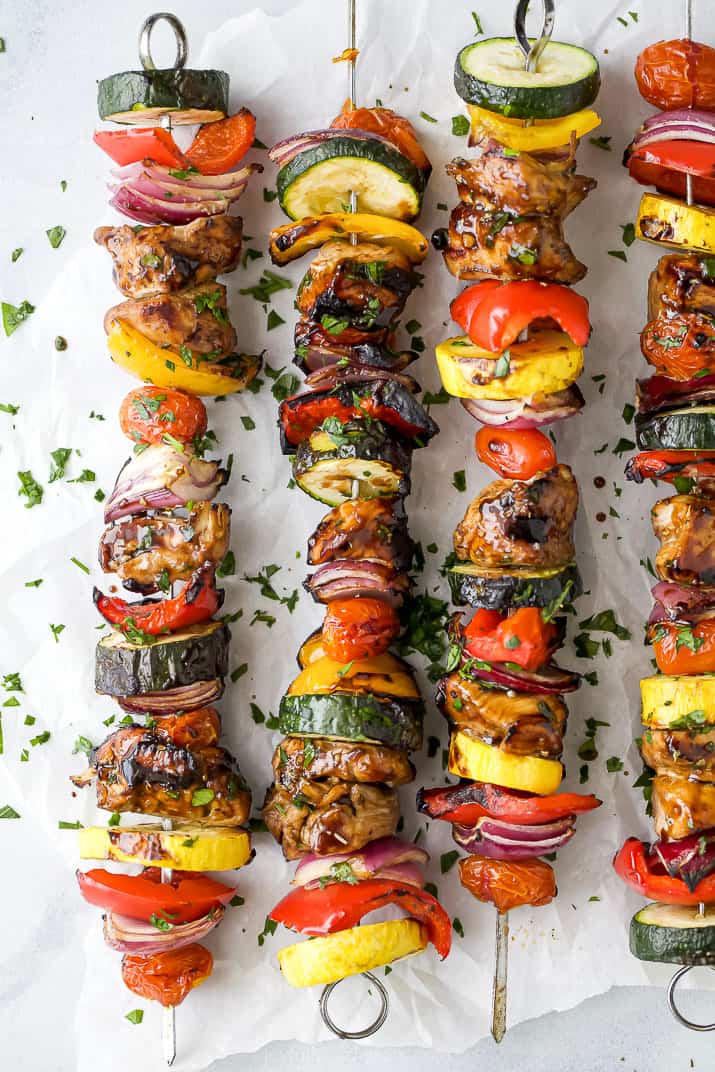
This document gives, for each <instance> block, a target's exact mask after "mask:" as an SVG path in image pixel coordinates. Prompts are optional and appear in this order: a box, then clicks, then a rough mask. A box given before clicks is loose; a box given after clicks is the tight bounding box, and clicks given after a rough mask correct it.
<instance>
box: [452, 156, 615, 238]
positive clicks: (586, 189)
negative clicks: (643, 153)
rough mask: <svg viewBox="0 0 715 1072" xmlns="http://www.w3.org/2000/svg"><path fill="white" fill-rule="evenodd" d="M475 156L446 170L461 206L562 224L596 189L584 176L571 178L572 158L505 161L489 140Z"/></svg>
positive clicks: (521, 158) (511, 159)
mask: <svg viewBox="0 0 715 1072" xmlns="http://www.w3.org/2000/svg"><path fill="white" fill-rule="evenodd" d="M477 150H478V152H477V155H476V156H474V157H472V158H470V159H469V160H465V159H464V158H463V157H457V158H456V159H455V160H452V161H451V162H450V163H449V164H447V167H446V171H447V174H448V175H451V176H452V178H453V179H454V180H455V182H456V183H457V191H458V193H459V196H460V198H461V200H462V201H465V202H468V203H470V204H473V205H475V206H476V207H478V208H480V209H482V210H483V211H489V210H490V209H492V210H494V209H497V210H500V211H502V212H511V213H516V214H518V215H520V216H531V215H534V216H557V217H559V218H560V219H562V220H563V219H564V218H565V217H566V216H568V214H569V213H570V212H573V210H574V209H575V208H576V206H577V205H579V204H580V203H581V202H582V201H583V200H584V198H585V197H587V196H588V194H589V193H590V192H591V190H593V189H595V187H596V180H595V179H591V178H589V177H588V176H587V175H574V173H573V171H574V157H573V154H572V153H569V155H568V156H564V157H555V158H554V159H549V160H540V159H538V158H537V157H535V156H531V155H530V154H529V153H519V154H518V155H516V156H507V155H505V153H504V147H503V146H502V145H500V143H499V142H497V141H494V140H493V139H485V140H484V141H482V142H480V143H479V145H478V146H477Z"/></svg>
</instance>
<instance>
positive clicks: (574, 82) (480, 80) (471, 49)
mask: <svg viewBox="0 0 715 1072" xmlns="http://www.w3.org/2000/svg"><path fill="white" fill-rule="evenodd" d="M532 40H533V39H532ZM600 85H601V76H600V73H599V69H598V60H597V59H596V57H595V56H594V55H592V53H590V52H588V51H587V50H586V49H585V48H579V46H578V45H567V44H564V43H563V42H561V41H549V42H548V44H547V45H546V48H545V49H544V51H543V52H542V54H541V57H540V59H539V63H538V67H537V70H535V71H527V70H526V69H525V67H524V54H523V52H522V51H521V48H520V47H519V44H518V42H517V41H516V39H515V38H513V37H488V38H485V39H484V40H483V41H477V42H475V43H474V44H471V45H466V47H465V48H463V49H462V50H461V51H460V52H459V53H458V55H457V60H456V63H455V65H454V88H455V89H456V90H457V93H459V95H460V97H461V98H462V100H465V101H467V103H468V104H477V105H478V106H479V107H480V108H486V109H487V110H488V111H490V112H499V114H500V115H506V116H511V117H512V118H513V119H558V118H559V117H560V116H562V115H570V114H571V113H572V112H579V111H581V109H582V108H588V106H589V104H593V102H594V101H595V99H596V97H597V96H598V90H599V88H600Z"/></svg>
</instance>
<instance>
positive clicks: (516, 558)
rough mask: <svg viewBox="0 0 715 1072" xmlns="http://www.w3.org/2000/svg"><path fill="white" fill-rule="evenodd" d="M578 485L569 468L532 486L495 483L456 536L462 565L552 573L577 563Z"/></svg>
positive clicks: (561, 468) (563, 467)
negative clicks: (466, 562)
mask: <svg viewBox="0 0 715 1072" xmlns="http://www.w3.org/2000/svg"><path fill="white" fill-rule="evenodd" d="M577 510H578V485H577V484H576V481H575V480H574V476H573V473H572V472H571V470H570V469H569V467H568V466H567V465H557V466H555V467H554V468H553V469H551V470H549V472H547V473H544V474H543V475H540V476H537V477H534V478H533V479H532V480H526V481H525V480H494V481H492V483H491V484H487V486H486V487H485V488H484V489H483V490H482V492H481V493H480V494H479V495H478V496H477V497H476V499H474V501H473V502H472V503H471V504H470V506H469V508H468V509H467V512H466V514H465V515H464V518H463V520H462V521H460V523H459V525H457V528H456V529H455V531H454V549H455V551H456V552H457V557H458V558H460V559H462V560H468V559H471V561H472V562H476V563H479V565H482V566H499V567H504V568H506V567H507V566H508V567H512V568H513V567H517V568H518V567H519V566H536V567H540V568H544V569H548V568H549V567H551V566H563V565H565V564H566V563H568V562H571V561H572V560H573V557H574V554H575V549H574V543H573V526H574V521H575V520H576V512H577Z"/></svg>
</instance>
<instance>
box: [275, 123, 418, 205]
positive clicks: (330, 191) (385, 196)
mask: <svg viewBox="0 0 715 1072" xmlns="http://www.w3.org/2000/svg"><path fill="white" fill-rule="evenodd" d="M276 188H277V190H278V200H279V201H280V206H281V208H282V209H283V211H284V212H285V213H286V215H287V216H290V218H291V219H292V220H300V219H303V217H305V216H320V215H322V214H323V213H326V212H342V211H344V206H345V205H346V204H349V203H350V193H351V191H352V192H354V193H356V194H357V199H358V205H359V206H360V211H361V212H372V213H374V214H375V215H377V216H389V217H391V218H392V219H394V220H413V219H414V218H415V217H416V216H418V215H419V212H420V208H421V206H422V194H423V192H424V177H423V175H422V174H421V173H420V171H419V169H418V168H416V167H415V165H414V164H413V163H412V161H411V160H408V159H407V157H406V156H403V154H402V153H401V152H400V151H399V149H396V148H395V147H394V146H393V145H389V144H386V143H385V142H382V141H378V140H377V139H376V138H365V137H362V138H351V137H350V136H349V135H348V134H347V133H343V132H337V131H336V134H335V137H334V138H328V139H326V140H325V141H321V142H318V143H317V144H316V145H314V146H313V147H311V148H309V149H304V150H303V152H302V153H298V154H297V155H296V156H294V157H293V159H292V160H289V161H288V163H287V164H285V165H284V166H283V167H282V168H281V170H280V171H279V172H278V176H277V178H276Z"/></svg>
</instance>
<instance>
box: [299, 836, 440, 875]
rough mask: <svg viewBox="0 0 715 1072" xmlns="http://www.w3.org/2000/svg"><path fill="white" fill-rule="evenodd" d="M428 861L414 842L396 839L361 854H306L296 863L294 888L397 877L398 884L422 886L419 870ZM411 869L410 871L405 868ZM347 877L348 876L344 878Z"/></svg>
mask: <svg viewBox="0 0 715 1072" xmlns="http://www.w3.org/2000/svg"><path fill="white" fill-rule="evenodd" d="M428 861H429V853H428V852H425V850H424V849H420V848H418V847H417V845H415V844H414V843H413V842H410V841H401V840H400V838H397V837H383V838H377V840H376V841H371V842H369V843H368V844H367V845H366V846H365V847H364V848H363V849H361V850H360V852H352V853H351V852H338V853H333V854H332V855H331V856H317V855H316V854H315V853H312V852H311V853H308V855H307V856H304V857H303V858H302V860H301V861H300V863H299V864H298V866H297V868H296V870H295V874H294V876H293V885H294V886H307V885H308V883H314V882H319V881H320V879H330V880H332V881H340V880H341V878H342V881H355V880H360V879H365V878H396V881H398V882H408V881H410V879H409V877H408V876H412V879H413V880H414V881H413V885H415V886H422V885H423V881H422V878H421V877H420V875H419V868H420V867H424V866H425V865H426V864H427V863H428ZM408 866H409V867H410V870H409V871H408V870H405V868H407V867H408ZM343 876H347V877H343Z"/></svg>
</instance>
